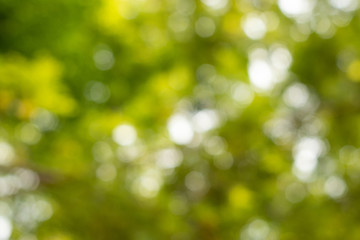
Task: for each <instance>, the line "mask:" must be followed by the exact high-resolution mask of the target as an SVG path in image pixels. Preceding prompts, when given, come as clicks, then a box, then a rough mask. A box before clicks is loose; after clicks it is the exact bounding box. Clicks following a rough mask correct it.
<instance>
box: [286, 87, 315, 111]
mask: <svg viewBox="0 0 360 240" xmlns="http://www.w3.org/2000/svg"><path fill="white" fill-rule="evenodd" d="M309 97H310V94H309V91H308V90H307V88H306V86H305V85H304V84H301V83H295V84H293V85H291V86H290V87H288V88H287V89H286V91H285V92H284V94H283V100H284V102H285V103H286V105H288V106H289V107H294V108H301V107H304V106H305V105H306V103H307V102H308V100H309Z"/></svg>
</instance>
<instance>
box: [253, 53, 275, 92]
mask: <svg viewBox="0 0 360 240" xmlns="http://www.w3.org/2000/svg"><path fill="white" fill-rule="evenodd" d="M248 73H249V78H250V82H251V83H252V85H254V87H256V88H257V89H258V90H262V91H268V90H271V89H272V88H273V86H274V84H275V82H274V80H273V71H272V69H271V66H270V65H269V63H268V62H267V61H266V60H263V59H255V60H253V61H251V62H250V64H249V67H248Z"/></svg>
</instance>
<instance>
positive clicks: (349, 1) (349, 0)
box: [329, 0, 358, 12]
mask: <svg viewBox="0 0 360 240" xmlns="http://www.w3.org/2000/svg"><path fill="white" fill-rule="evenodd" d="M329 3H330V5H331V6H332V7H334V8H337V9H340V10H343V11H347V12H350V11H354V10H356V8H357V7H358V3H357V1H356V0H329Z"/></svg>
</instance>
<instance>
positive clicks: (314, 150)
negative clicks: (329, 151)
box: [293, 137, 326, 181]
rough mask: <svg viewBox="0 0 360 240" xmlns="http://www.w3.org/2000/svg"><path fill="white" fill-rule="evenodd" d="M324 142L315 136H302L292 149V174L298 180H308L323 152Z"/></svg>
mask: <svg viewBox="0 0 360 240" xmlns="http://www.w3.org/2000/svg"><path fill="white" fill-rule="evenodd" d="M325 150H326V148H325V144H324V142H323V141H322V140H321V139H319V138H316V137H304V138H302V139H300V141H299V142H298V143H297V144H296V146H295V147H294V149H293V157H294V165H293V167H294V168H293V170H294V174H295V175H296V176H297V177H298V178H299V179H300V180H304V181H306V180H308V179H309V178H310V177H311V174H312V173H313V172H314V170H315V169H316V166H317V164H318V158H319V157H320V156H321V155H322V154H323V153H324V152H325Z"/></svg>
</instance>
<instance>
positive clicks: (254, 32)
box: [242, 14, 267, 40]
mask: <svg viewBox="0 0 360 240" xmlns="http://www.w3.org/2000/svg"><path fill="white" fill-rule="evenodd" d="M242 28H243V30H244V33H245V34H246V36H247V37H249V38H250V39H253V40H259V39H262V38H263V37H264V36H265V34H266V31H267V29H266V23H265V21H264V20H263V19H262V18H260V17H258V16H256V15H254V14H249V15H248V16H246V18H245V20H244V21H243V23H242Z"/></svg>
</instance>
